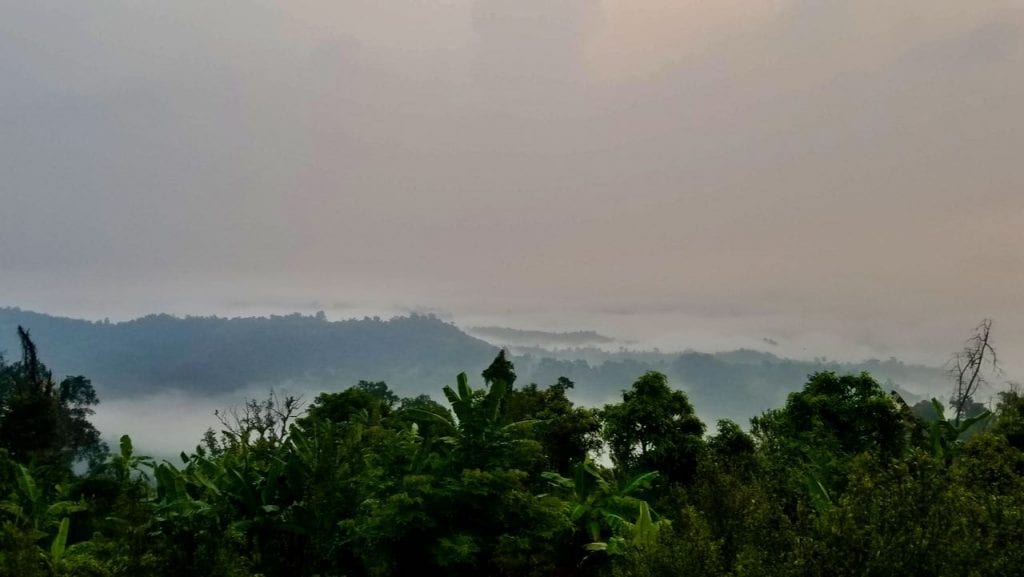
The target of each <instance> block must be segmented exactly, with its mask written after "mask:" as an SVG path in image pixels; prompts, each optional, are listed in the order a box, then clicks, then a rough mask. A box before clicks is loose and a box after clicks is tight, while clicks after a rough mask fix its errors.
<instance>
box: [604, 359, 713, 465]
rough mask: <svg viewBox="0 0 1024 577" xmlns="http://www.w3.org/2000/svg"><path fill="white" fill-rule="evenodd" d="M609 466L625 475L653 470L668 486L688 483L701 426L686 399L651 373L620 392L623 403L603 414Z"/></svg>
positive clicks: (699, 449)
mask: <svg viewBox="0 0 1024 577" xmlns="http://www.w3.org/2000/svg"><path fill="white" fill-rule="evenodd" d="M602 417H603V418H604V432H603V435H604V439H605V441H606V442H607V443H608V446H609V448H610V449H611V455H612V460H613V461H614V462H615V463H616V465H618V466H619V467H622V468H624V469H626V470H627V471H645V470H655V471H659V472H660V473H662V474H663V475H664V476H665V477H666V478H667V479H668V480H669V481H672V482H686V481H689V480H690V479H691V478H692V477H693V475H694V473H695V472H696V469H697V460H698V457H699V455H700V453H701V452H702V450H703V440H702V435H703V434H704V423H702V422H701V421H700V419H698V418H697V415H696V413H695V412H694V409H693V405H691V404H690V401H689V399H688V398H687V397H686V393H684V392H682V391H675V390H672V389H671V388H669V386H668V380H667V378H666V377H665V375H663V374H661V373H655V372H649V373H646V374H644V375H643V376H642V377H640V378H639V379H637V381H636V382H634V383H633V387H632V388H631V389H630V390H628V391H624V392H623V394H622V402H621V403H618V404H614V405H607V406H606V407H605V408H604V411H603V412H602Z"/></svg>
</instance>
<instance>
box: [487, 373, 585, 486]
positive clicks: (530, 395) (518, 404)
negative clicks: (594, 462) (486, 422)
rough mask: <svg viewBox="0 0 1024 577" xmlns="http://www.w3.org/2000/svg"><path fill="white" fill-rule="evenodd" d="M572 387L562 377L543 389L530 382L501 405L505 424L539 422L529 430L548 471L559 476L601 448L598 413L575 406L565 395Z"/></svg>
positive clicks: (508, 395) (569, 382) (512, 392)
mask: <svg viewBox="0 0 1024 577" xmlns="http://www.w3.org/2000/svg"><path fill="white" fill-rule="evenodd" d="M573 386H574V384H573V382H572V381H570V380H569V379H567V378H565V377H560V378H559V379H558V382H557V383H555V384H553V385H551V386H549V387H547V388H545V389H541V388H539V387H537V385H536V384H534V383H531V384H530V385H529V386H526V387H523V388H522V389H518V390H512V391H509V392H508V394H507V395H506V397H505V402H504V420H505V422H506V423H514V422H517V421H527V420H536V421H538V422H537V424H536V425H535V426H534V427H533V428H532V433H533V437H534V438H535V439H536V440H537V441H539V442H540V444H541V446H542V447H543V449H544V453H545V456H546V457H547V463H546V465H547V468H548V469H549V470H552V471H557V472H559V473H561V474H569V471H570V470H571V469H572V467H573V465H574V464H576V463H581V462H583V460H584V459H585V458H586V457H587V455H588V454H589V453H591V452H593V451H597V450H598V449H599V448H600V447H601V440H600V438H599V437H598V434H599V433H600V431H601V419H600V417H599V416H598V411H596V410H594V409H590V408H586V407H576V406H574V405H573V403H572V401H570V400H569V397H568V396H566V391H568V390H569V389H572V388H573Z"/></svg>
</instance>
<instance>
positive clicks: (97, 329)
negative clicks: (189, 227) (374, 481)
mask: <svg viewBox="0 0 1024 577" xmlns="http://www.w3.org/2000/svg"><path fill="white" fill-rule="evenodd" d="M18 325H22V326H24V327H25V328H27V329H28V330H29V331H30V332H31V335H32V338H33V340H34V341H35V342H36V344H37V345H38V347H39V350H40V352H41V354H42V356H43V359H44V362H46V363H47V365H48V366H49V367H50V368H51V370H53V371H54V373H55V374H57V375H66V374H83V375H86V376H88V377H89V378H90V379H92V380H93V383H94V384H95V386H96V389H97V391H99V392H100V394H101V396H102V395H103V394H106V395H108V396H109V395H111V394H113V395H118V396H123V395H144V394H149V393H152V392H156V391H160V390H166V389H179V390H183V391H187V392H189V393H191V394H218V393H223V392H225V391H231V390H238V389H241V388H245V387H253V386H259V385H266V386H267V387H269V386H277V385H281V384H284V383H291V384H296V385H299V386H303V387H308V386H319V387H322V388H341V387H347V386H350V385H352V384H354V383H356V382H358V381H359V380H360V379H366V380H383V381H386V382H388V383H389V384H390V385H392V387H393V388H395V389H396V390H398V391H399V392H400V393H407V394H413V393H416V394H418V393H419V392H422V391H433V390H435V389H438V388H439V387H440V386H441V385H442V384H445V383H447V382H448V381H450V380H452V379H453V378H454V375H456V374H457V373H459V372H460V371H463V370H466V368H467V367H478V366H487V363H489V362H490V360H491V359H492V358H493V357H494V355H495V354H496V353H497V348H496V347H494V346H493V345H490V344H488V343H486V342H484V341H482V340H479V339H476V338H473V337H471V336H469V335H467V334H465V333H463V332H462V331H460V330H459V329H458V328H456V327H455V326H453V325H451V324H448V323H445V322H443V321H441V320H439V319H437V318H435V317H432V316H422V315H411V316H407V317H396V318H393V319H390V320H382V319H379V318H364V319H359V320H356V319H353V320H345V321H328V320H327V319H326V318H324V317H323V315H317V316H303V315H299V314H293V315H286V316H271V317H253V318H221V317H185V318H178V317H173V316H170V315H150V316H146V317H142V318H139V319H135V320H131V321H126V322H117V323H111V322H106V321H100V322H92V321H85V320H78V319H69V318H62V317H54V316H50V315H45V314H40V313H35V312H29V311H22V310H19V309H16V308H4V309H0V351H5V352H6V355H5V356H6V357H7V358H11V357H12V355H16V354H17V353H18V349H17V347H18V343H17V338H16V334H15V330H16V327H17V326H18Z"/></svg>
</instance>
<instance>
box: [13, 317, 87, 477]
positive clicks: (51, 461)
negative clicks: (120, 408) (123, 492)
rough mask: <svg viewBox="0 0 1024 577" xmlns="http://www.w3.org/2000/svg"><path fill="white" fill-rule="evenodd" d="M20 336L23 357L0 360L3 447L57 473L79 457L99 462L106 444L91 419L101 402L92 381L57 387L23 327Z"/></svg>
mask: <svg viewBox="0 0 1024 577" xmlns="http://www.w3.org/2000/svg"><path fill="white" fill-rule="evenodd" d="M18 338H19V339H20V340H21V350H22V355H21V361H20V362H18V363H15V364H13V365H4V364H3V363H2V362H0V447H2V448H4V449H7V450H8V451H10V453H11V455H12V456H13V457H14V458H15V459H17V460H20V461H22V462H25V463H33V464H38V465H46V466H52V467H55V470H58V471H59V470H62V469H65V468H67V467H69V466H70V465H71V464H72V463H74V462H76V461H79V460H86V461H89V462H90V464H96V463H99V462H100V461H102V458H103V456H104V455H105V454H106V447H105V445H104V444H103V443H102V441H101V440H100V435H99V432H98V431H97V430H96V428H95V427H94V426H93V425H92V423H90V422H89V420H88V418H89V417H90V416H91V415H92V414H93V409H92V407H93V406H94V405H96V404H97V403H99V399H98V398H97V397H96V391H95V389H93V386H92V383H91V382H90V381H89V379H87V378H85V377H83V376H74V377H67V378H65V379H64V380H63V381H61V382H60V384H59V385H58V384H57V383H55V382H54V380H53V375H52V373H51V372H50V371H49V370H48V369H47V368H46V366H45V365H43V363H42V362H40V360H39V357H38V353H37V351H36V346H35V343H33V342H32V339H31V337H30V336H29V333H28V331H27V330H25V329H24V328H22V327H20V326H19V327H18Z"/></svg>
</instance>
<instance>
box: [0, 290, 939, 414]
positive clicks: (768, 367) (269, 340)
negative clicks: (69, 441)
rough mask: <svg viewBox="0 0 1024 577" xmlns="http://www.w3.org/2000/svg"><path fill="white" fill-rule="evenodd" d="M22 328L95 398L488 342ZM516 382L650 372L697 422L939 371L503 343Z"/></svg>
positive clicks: (234, 321)
mask: <svg viewBox="0 0 1024 577" xmlns="http://www.w3.org/2000/svg"><path fill="white" fill-rule="evenodd" d="M18 325H23V326H24V327H26V328H27V329H29V330H30V331H31V333H32V337H33V339H35V340H36V342H37V343H38V344H39V346H40V348H41V349H42V350H45V351H46V352H47V364H48V365H49V366H50V367H51V368H52V369H53V370H54V372H55V373H56V374H57V375H61V376H62V375H67V374H84V375H89V376H90V378H92V380H93V382H94V383H95V385H96V388H97V390H98V391H99V392H100V395H101V397H104V396H105V397H107V398H110V396H111V395H116V396H131V395H144V394H148V393H151V392H154V391H158V390H164V389H180V390H184V391H187V392H189V393H193V394H219V393H225V392H230V391H233V390H237V389H240V388H243V387H249V386H266V387H270V386H279V385H281V384H293V385H298V386H300V387H303V388H306V389H318V390H337V389H342V388H345V387H348V386H351V385H352V384H354V383H356V382H358V381H359V380H370V381H386V382H388V384H389V385H391V387H392V388H393V389H394V390H396V391H397V392H398V393H399V394H402V395H415V394H421V393H428V394H433V393H436V391H437V390H438V388H439V387H440V386H441V385H443V384H448V383H449V382H450V381H451V380H452V378H453V377H454V375H456V374H457V373H459V372H461V371H467V372H469V373H470V374H471V375H479V372H480V371H481V370H482V369H483V368H484V367H486V366H487V364H488V363H489V362H490V361H491V359H493V358H494V355H495V353H496V352H497V347H496V346H495V345H493V344H490V343H488V342H485V341H484V340H481V339H478V338H475V337H473V336H470V335H468V334H466V333H465V332H463V331H461V330H460V329H459V328H457V327H456V326H454V325H452V324H450V323H446V322H444V321H442V320H440V319H437V318H435V317H432V316H422V315H412V316H408V317H396V318H393V319H390V320H381V319H378V318H364V319H360V320H345V321H328V320H327V319H326V318H324V317H323V316H303V315H298V314H294V315H287V316H271V317H259V318H230V319H229V318H220V317H185V318H178V317H173V316H169V315H151V316H147V317H143V318H139V319H136V320H132V321H127V322H119V323H109V322H91V321H83V320H76V319H69V318H61V317H54V316H50V315H45V314H40V313H35V312H28V311H23V310H19V309H15V308H0V351H4V352H5V355H6V356H7V357H8V358H10V357H11V355H12V354H15V353H16V351H17V350H18V344H17V337H16V327H17V326H18ZM512 353H513V360H514V361H515V364H516V370H517V373H518V375H519V379H518V381H517V384H525V383H530V382H536V383H538V384H541V385H546V384H550V383H554V382H555V381H557V380H558V378H559V377H562V376H564V377H568V378H569V379H571V380H572V381H574V382H575V383H576V386H575V388H574V389H573V390H572V391H571V395H572V396H573V397H574V398H575V399H576V400H577V401H579V402H582V403H586V404H589V405H600V404H603V403H605V402H609V401H610V400H612V399H613V398H615V397H617V396H619V394H620V392H621V391H622V389H624V388H626V387H628V386H629V384H630V383H632V382H633V381H635V380H636V378H637V377H639V376H640V375H642V374H644V373H645V372H647V371H650V370H655V371H659V372H662V373H664V374H666V375H668V377H669V381H670V383H672V384H673V385H674V386H676V387H678V388H682V389H685V390H687V391H688V393H689V395H690V398H691V400H693V402H694V404H695V405H696V407H697V410H698V411H699V412H700V413H701V414H702V415H703V416H704V418H705V419H712V418H719V417H729V418H734V419H737V420H740V421H745V419H746V418H747V417H749V416H751V415H755V414H758V413H759V412H760V411H762V410H764V409H767V408H770V407H774V406H778V405H779V404H781V403H782V402H784V401H785V398H786V395H787V394H789V393H790V392H792V391H795V390H799V388H800V387H801V386H802V385H803V383H805V382H806V380H807V376H808V375H809V374H811V373H814V372H817V371H822V370H831V371H835V372H839V373H857V372H861V371H868V372H870V373H871V374H872V375H874V376H875V378H877V379H878V380H879V382H882V383H884V384H885V386H886V387H887V388H889V389H898V390H900V391H901V392H902V393H903V394H904V396H906V397H907V400H908V401H911V402H913V401H915V400H917V397H918V396H921V397H925V396H932V395H938V396H941V394H942V391H944V387H945V384H944V383H945V374H944V373H943V371H942V370H940V369H937V368H932V367H923V366H918V365H907V364H904V363H902V362H900V361H898V360H896V359H888V360H884V361H880V360H869V361H865V362H861V363H838V362H834V361H827V360H824V359H819V360H815V361H803V360H793V359H785V358H781V357H778V356H775V355H772V354H770V353H763V352H758V351H752V350H739V351H731V352H722V353H714V354H707V353H700V352H695V351H687V352H684V353H665V352H656V351H629V350H620V351H615V352H609V351H605V350H601V349H597V348H575V349H559V350H549V349H544V348H538V347H533V348H513V349H512Z"/></svg>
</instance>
